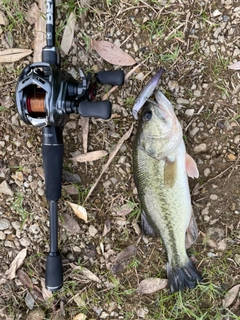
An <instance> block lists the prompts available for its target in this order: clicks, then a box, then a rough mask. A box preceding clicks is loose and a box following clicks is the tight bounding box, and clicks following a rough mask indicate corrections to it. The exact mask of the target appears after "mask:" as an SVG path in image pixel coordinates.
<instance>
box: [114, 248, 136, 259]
mask: <svg viewBox="0 0 240 320" xmlns="http://www.w3.org/2000/svg"><path fill="white" fill-rule="evenodd" d="M136 253H137V247H136V246H135V245H131V246H128V247H127V248H126V249H124V250H123V251H121V252H120V253H119V254H118V255H117V256H116V258H115V260H114V262H119V261H123V260H126V259H129V258H131V257H132V256H134V255H135V254H136Z"/></svg>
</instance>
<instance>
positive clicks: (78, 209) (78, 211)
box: [67, 201, 87, 222]
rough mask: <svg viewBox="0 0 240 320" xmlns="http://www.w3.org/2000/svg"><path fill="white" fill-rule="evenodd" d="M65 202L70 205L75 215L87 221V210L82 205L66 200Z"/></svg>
mask: <svg viewBox="0 0 240 320" xmlns="http://www.w3.org/2000/svg"><path fill="white" fill-rule="evenodd" d="M67 203H68V204H69V205H70V207H71V208H72V209H73V212H74V213H75V215H76V216H77V217H78V218H80V219H82V220H84V221H85V222H87V211H86V209H85V208H84V207H82V206H79V205H78V204H75V203H72V202H69V201H67Z"/></svg>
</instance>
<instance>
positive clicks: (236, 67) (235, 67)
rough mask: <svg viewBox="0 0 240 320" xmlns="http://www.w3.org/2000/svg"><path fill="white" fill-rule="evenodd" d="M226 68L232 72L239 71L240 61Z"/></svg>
mask: <svg viewBox="0 0 240 320" xmlns="http://www.w3.org/2000/svg"><path fill="white" fill-rule="evenodd" d="M228 68H229V69H232V70H240V61H238V62H236V63H233V64H230V65H229V66H228Z"/></svg>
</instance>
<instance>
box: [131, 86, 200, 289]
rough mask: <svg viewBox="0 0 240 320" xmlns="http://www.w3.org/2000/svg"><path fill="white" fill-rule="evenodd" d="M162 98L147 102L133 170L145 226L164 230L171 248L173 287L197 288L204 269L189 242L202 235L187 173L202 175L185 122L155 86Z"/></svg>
mask: <svg viewBox="0 0 240 320" xmlns="http://www.w3.org/2000/svg"><path fill="white" fill-rule="evenodd" d="M155 97H156V100H157V103H154V102H146V103H145V105H144V106H143V108H142V111H141V116H140V119H139V124H138V129H137V134H136V138H135V141H134V147H133V172H134V180H135V184H136V187H137V189H138V195H139V199H140V203H141V209H142V213H141V220H142V231H143V233H145V234H146V235H150V236H159V235H160V236H161V238H162V241H163V244H164V247H165V249H166V252H167V258H168V263H167V276H168V281H169V287H170V291H171V292H172V293H173V292H175V291H181V290H183V289H184V288H187V287H188V288H194V287H195V286H196V284H197V282H198V281H201V280H202V276H201V274H200V273H199V272H198V270H197V269H196V268H195V266H194V264H193V263H192V261H191V260H190V259H189V257H188V255H187V253H186V248H187V247H189V246H190V245H191V244H192V243H194V242H195V241H196V239H197V235H198V230H197V225H196V221H195V218H194V216H193V210H192V205H191V198H190V191H189V185H188V176H190V177H192V178H194V177H198V175H199V174H198V169H197V166H196V163H195V161H194V160H193V159H192V158H191V157H190V156H189V155H188V154H187V153H186V149H185V145H184V141H183V134H182V128H181V125H180V123H179V121H178V119H177V117H176V115H175V113H174V110H173V107H172V104H171V103H170V101H169V100H168V99H167V98H166V97H165V96H164V95H163V94H162V93H161V92H160V91H157V92H155Z"/></svg>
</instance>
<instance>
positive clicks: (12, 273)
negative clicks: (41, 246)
mask: <svg viewBox="0 0 240 320" xmlns="http://www.w3.org/2000/svg"><path fill="white" fill-rule="evenodd" d="M26 255H27V249H22V250H21V251H20V252H19V253H18V255H17V256H16V258H15V259H14V260H13V261H12V263H11V265H10V268H9V269H8V270H7V271H6V276H7V278H8V279H9V280H12V279H14V278H15V277H16V271H17V270H18V269H19V268H20V267H21V265H22V264H23V261H24V259H25V258H26Z"/></svg>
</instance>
